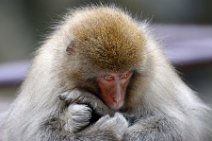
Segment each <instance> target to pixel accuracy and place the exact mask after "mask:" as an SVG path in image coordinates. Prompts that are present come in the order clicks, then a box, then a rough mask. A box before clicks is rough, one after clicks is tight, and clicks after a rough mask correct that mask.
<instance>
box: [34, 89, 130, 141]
mask: <svg viewBox="0 0 212 141" xmlns="http://www.w3.org/2000/svg"><path fill="white" fill-rule="evenodd" d="M81 94H82V92H81V91H78V90H73V91H69V92H65V93H63V94H62V95H61V96H60V99H61V100H62V101H61V102H62V107H61V109H60V110H59V111H60V112H59V113H57V114H54V115H53V116H51V117H48V118H47V119H46V120H45V121H44V122H43V123H42V125H41V126H40V128H41V129H40V130H38V132H39V133H37V136H40V137H42V138H44V139H46V140H49V139H50V140H51V141H61V140H62V141H78V140H80V141H81V140H84V141H99V140H101V141H119V140H120V139H121V138H122V136H123V133H124V131H125V130H126V129H127V127H128V123H127V121H126V119H125V118H124V117H123V116H122V115H121V114H115V116H114V117H110V116H109V115H106V116H103V115H104V114H106V113H101V112H102V111H104V112H106V109H104V108H105V107H104V106H103V107H101V106H100V101H98V100H96V99H97V98H96V99H94V97H92V96H91V97H89V95H87V99H86V98H85V97H84V98H83V99H82V97H79V96H80V95H81ZM84 96H85V95H84ZM90 98H92V101H90V100H91V99H90ZM77 100H78V101H77ZM79 101H81V102H79ZM89 101H90V103H89ZM67 102H68V103H67ZM83 102H84V103H83ZM91 102H92V104H91ZM95 102H97V103H95ZM87 104H88V105H87ZM89 105H92V109H91V108H90V107H89ZM94 108H95V110H96V109H97V112H98V113H99V114H100V113H101V114H102V116H103V117H102V118H100V119H99V120H98V121H97V122H96V123H94V124H90V121H91V118H92V111H93V110H94ZM98 108H99V109H98ZM102 108H103V109H102Z"/></svg>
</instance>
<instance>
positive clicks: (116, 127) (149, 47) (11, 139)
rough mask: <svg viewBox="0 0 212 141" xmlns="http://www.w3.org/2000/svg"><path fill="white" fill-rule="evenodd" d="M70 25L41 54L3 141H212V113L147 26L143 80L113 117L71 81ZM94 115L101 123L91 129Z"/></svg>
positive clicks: (69, 21) (16, 103) (10, 115)
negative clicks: (210, 122)
mask: <svg viewBox="0 0 212 141" xmlns="http://www.w3.org/2000/svg"><path fill="white" fill-rule="evenodd" d="M94 8H95V7H94ZM113 9H114V10H115V8H113ZM87 10H89V9H87ZM112 11H113V10H112ZM119 12H120V11H119ZM79 15H80V14H79ZM81 16H82V17H83V15H81ZM75 18H78V17H75ZM66 19H67V21H66V22H64V23H63V24H62V26H59V27H58V30H57V31H56V32H54V34H53V35H52V36H50V38H49V39H47V41H46V43H44V45H43V46H42V47H41V48H40V49H39V50H38V53H37V56H36V57H35V59H34V61H33V64H32V67H31V71H30V72H29V74H28V77H27V78H26V80H25V82H24V84H23V85H22V87H21V90H20V94H19V96H18V97H17V99H16V100H15V101H14V103H13V104H12V106H11V108H10V110H9V113H8V116H7V119H6V122H5V123H4V127H5V131H4V139H3V141H119V140H123V141H206V140H207V138H206V137H207V136H206V134H207V133H208V132H207V131H208V130H207V125H206V122H205V118H206V117H208V110H209V108H208V107H207V106H206V105H205V104H204V103H203V102H202V101H201V100H200V99H199V98H198V97H197V96H195V93H194V92H193V91H192V90H191V89H190V88H188V87H187V86H186V84H184V82H183V81H182V80H181V79H180V78H179V76H178V75H177V74H176V73H175V71H174V69H173V68H172V66H171V65H170V63H169V62H168V61H167V60H166V58H165V57H164V55H163V53H162V52H161V51H160V48H159V45H157V43H155V41H154V40H153V39H152V38H151V36H150V35H149V33H148V32H147V29H146V27H145V24H144V23H142V25H141V26H142V27H141V31H142V32H141V33H142V34H144V36H145V40H146V41H147V44H146V47H145V50H144V56H143V58H144V61H143V62H142V64H140V67H139V68H138V69H137V70H136V71H137V73H139V74H142V75H141V76H140V77H141V79H138V80H137V82H136V84H135V85H134V87H132V89H131V90H130V97H131V98H132V99H131V100H132V102H133V103H132V104H131V107H130V108H129V107H124V108H125V109H123V110H120V111H119V113H115V114H114V111H112V110H110V109H109V108H108V107H107V106H105V105H104V104H103V103H102V102H101V100H100V99H98V98H97V97H96V96H94V95H92V94H91V93H89V92H85V91H82V90H78V89H76V88H75V81H72V79H70V76H69V75H68V74H69V73H70V72H71V71H79V70H77V68H76V66H77V65H78V63H79V61H78V60H76V59H79V58H74V57H72V56H71V55H70V56H69V55H67V53H66V48H67V46H68V45H69V44H70V43H71V41H73V40H74V37H73V35H72V33H71V31H70V26H72V23H74V22H73V21H72V15H71V16H70V17H69V16H67V17H66ZM129 28H130V27H129ZM80 59H84V58H80ZM80 71H82V70H80ZM84 71H85V70H84ZM82 73H83V72H82ZM126 102H127V99H126ZM93 111H95V112H97V113H98V114H99V115H101V118H100V119H99V120H98V121H97V122H94V123H93V124H90V123H89V121H90V119H91V118H92V112H93Z"/></svg>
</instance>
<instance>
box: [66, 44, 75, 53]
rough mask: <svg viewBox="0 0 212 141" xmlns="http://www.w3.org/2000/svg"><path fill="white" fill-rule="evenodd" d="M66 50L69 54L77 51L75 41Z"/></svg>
mask: <svg viewBox="0 0 212 141" xmlns="http://www.w3.org/2000/svg"><path fill="white" fill-rule="evenodd" d="M66 52H67V53H68V55H71V54H73V53H74V52H75V43H74V41H72V42H71V43H70V44H69V45H68V46H67V48H66Z"/></svg>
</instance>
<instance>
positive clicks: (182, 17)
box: [0, 0, 212, 112]
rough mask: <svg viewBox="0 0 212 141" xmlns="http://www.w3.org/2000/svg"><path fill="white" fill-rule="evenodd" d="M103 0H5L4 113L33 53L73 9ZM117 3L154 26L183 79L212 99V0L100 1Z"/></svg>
mask: <svg viewBox="0 0 212 141" xmlns="http://www.w3.org/2000/svg"><path fill="white" fill-rule="evenodd" d="M99 3H100V2H99V0H0V112H3V111H5V110H6V109H7V108H8V106H9V104H10V103H11V102H12V101H13V100H14V98H15V96H16V94H17V91H18V89H19V86H20V84H21V82H22V80H23V79H24V77H25V75H26V73H27V70H28V67H29V65H30V61H31V59H32V58H33V52H34V51H35V50H36V49H37V48H38V47H39V46H40V45H41V43H42V41H43V40H44V37H45V36H46V35H48V34H49V33H51V32H52V31H53V29H52V28H51V27H53V26H54V25H56V24H57V23H58V21H60V20H61V19H62V17H63V15H64V14H65V13H66V12H67V11H68V9H71V8H78V7H80V6H86V5H90V4H99ZM101 3H102V4H112V3H113V4H114V3H115V4H116V5H117V6H119V7H121V8H123V9H126V10H128V11H130V13H132V15H133V16H134V17H136V18H137V19H138V20H143V21H144V20H146V21H148V22H149V23H150V26H149V28H150V30H151V32H152V33H153V35H154V36H155V38H156V39H157V40H158V41H159V42H160V43H161V45H162V47H163V49H164V51H165V54H167V56H168V57H169V58H170V60H171V62H172V63H173V65H174V66H175V68H176V69H177V71H178V72H179V74H180V75H181V76H182V78H183V80H184V81H185V82H186V83H187V84H188V85H189V86H190V87H191V88H192V89H194V90H195V91H197V92H198V94H199V96H200V97H201V98H202V99H203V100H204V101H205V102H206V103H208V104H209V105H211V104H212V1H211V0H114V1H111V0H101Z"/></svg>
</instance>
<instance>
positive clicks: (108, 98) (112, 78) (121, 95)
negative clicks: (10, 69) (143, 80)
mask: <svg viewBox="0 0 212 141" xmlns="http://www.w3.org/2000/svg"><path fill="white" fill-rule="evenodd" d="M131 76H132V72H130V71H127V72H124V73H102V74H100V75H99V76H97V83H98V85H99V88H100V94H99V95H100V97H101V99H102V100H103V101H104V103H105V104H106V105H107V106H109V107H110V108H111V109H114V110H118V109H120V108H121V107H122V106H123V105H124V101H125V95H126V90H127V86H128V84H129V81H130V78H131Z"/></svg>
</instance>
